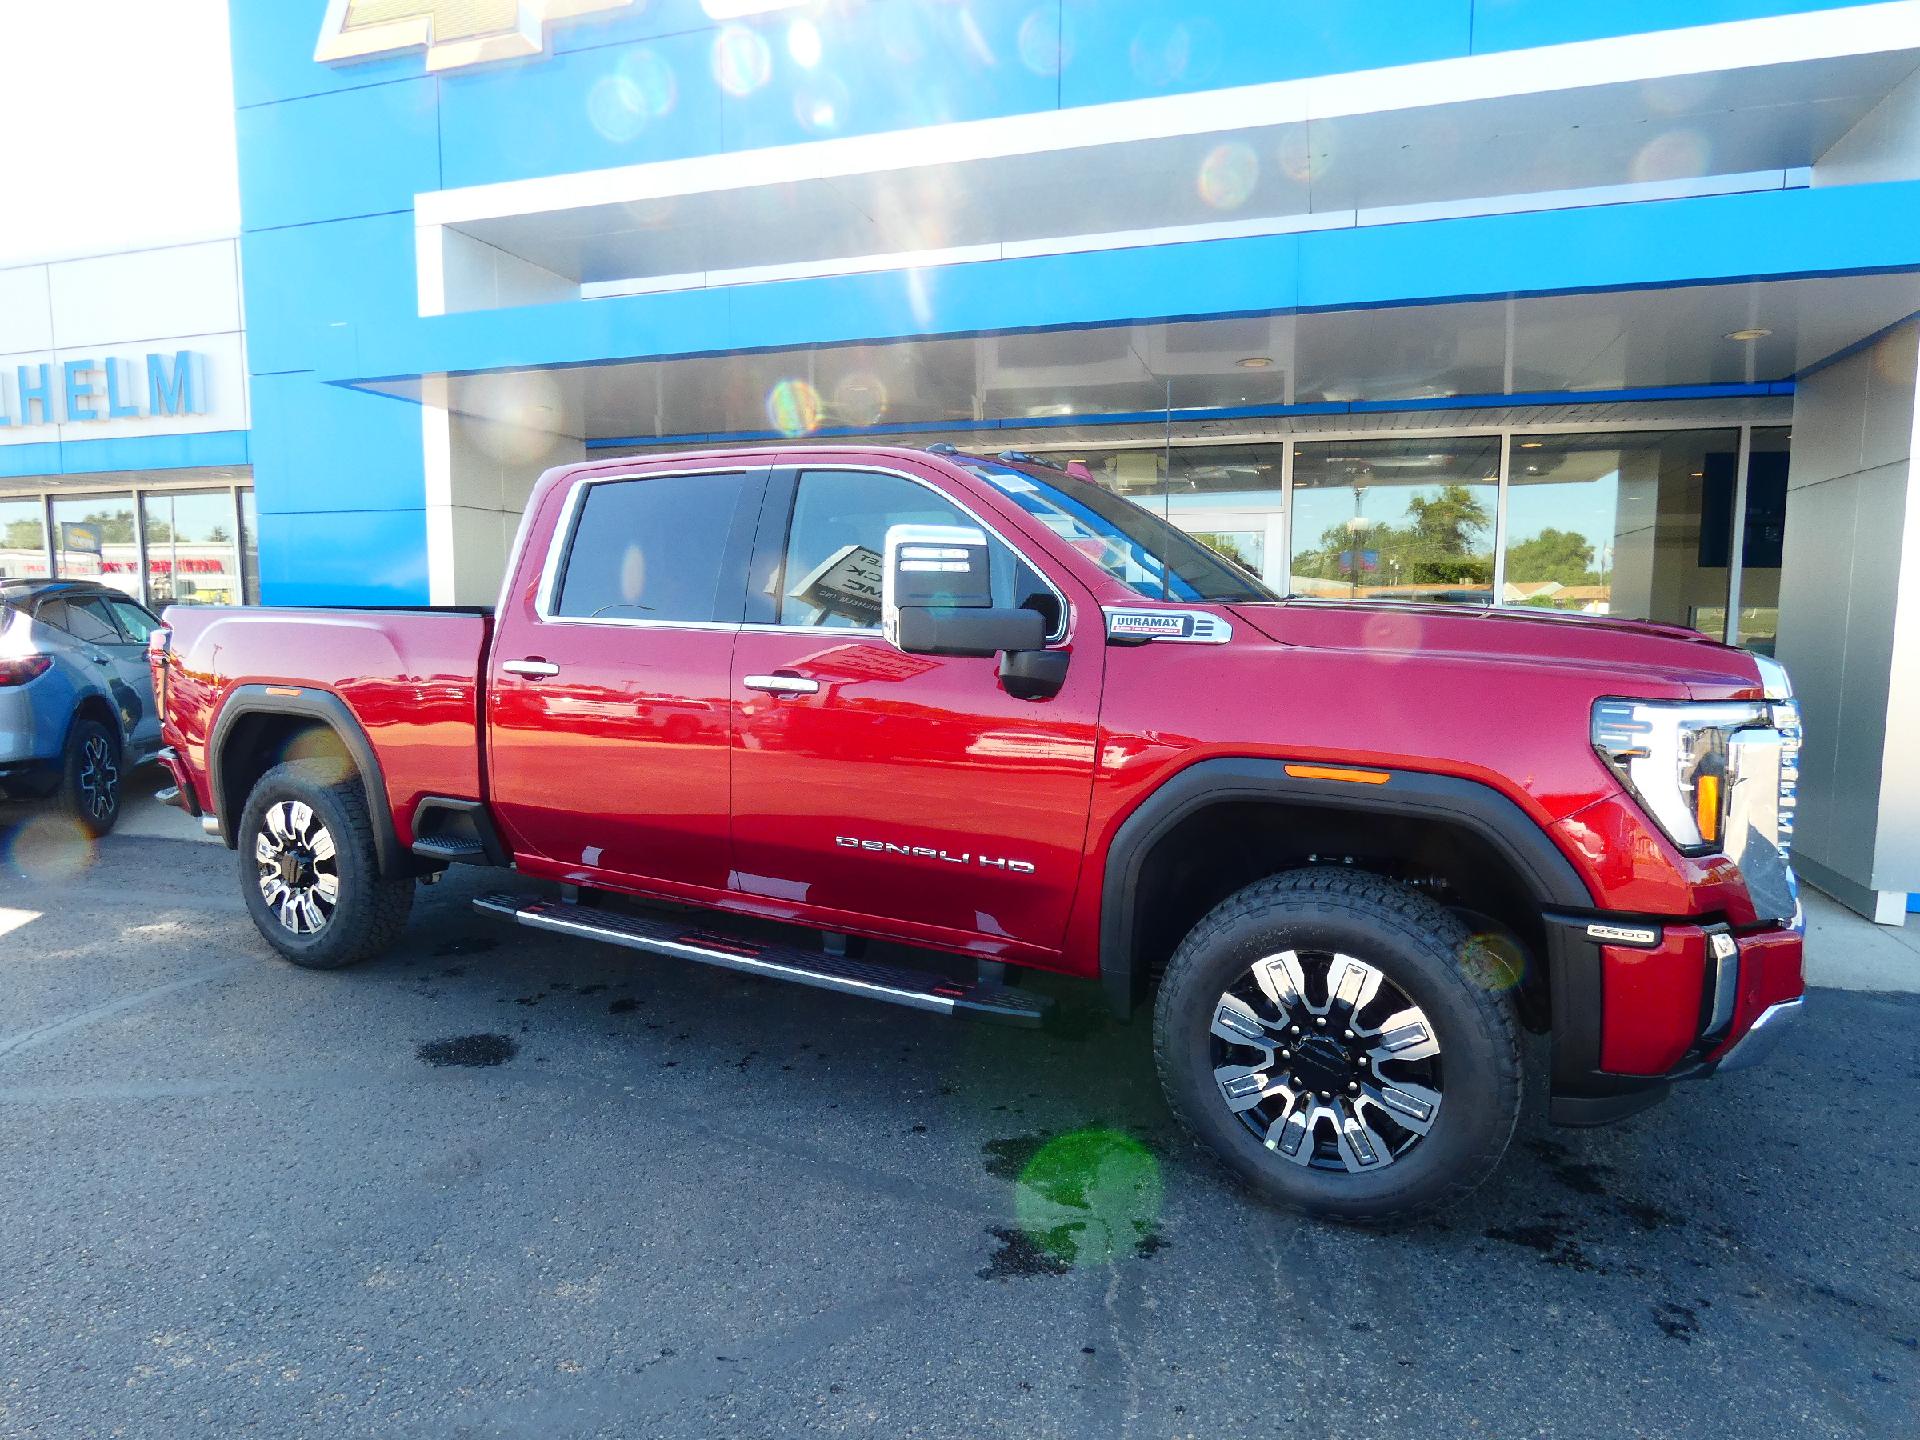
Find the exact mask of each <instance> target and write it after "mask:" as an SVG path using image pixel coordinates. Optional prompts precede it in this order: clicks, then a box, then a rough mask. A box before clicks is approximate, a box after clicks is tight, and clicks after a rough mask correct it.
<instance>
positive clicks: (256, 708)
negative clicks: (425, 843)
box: [207, 685, 412, 876]
mask: <svg viewBox="0 0 1920 1440" xmlns="http://www.w3.org/2000/svg"><path fill="white" fill-rule="evenodd" d="M278 689H283V687H277V686H267V685H236V686H235V687H234V688H233V690H232V692H231V693H230V694H229V695H228V696H227V698H226V701H225V703H224V704H222V705H221V707H220V713H219V714H218V715H217V716H215V718H214V722H213V733H212V735H211V736H210V737H209V739H208V741H207V788H208V790H209V791H211V793H212V795H213V813H214V814H215V815H216V816H218V817H219V821H220V838H221V840H222V841H224V842H225V844H226V847H227V848H228V849H229V850H232V849H234V848H235V847H236V846H237V845H238V843H239V840H238V837H237V836H236V835H235V834H234V827H235V826H236V825H238V824H239V821H240V816H239V809H240V808H241V807H242V806H244V805H245V804H246V797H245V796H244V795H243V796H239V797H237V798H238V801H239V803H238V805H235V804H230V803H228V802H229V801H230V800H231V799H234V798H235V797H231V796H229V795H228V794H227V793H226V780H225V778H224V776H225V767H224V766H223V765H222V764H221V761H222V759H223V757H224V754H225V751H226V746H227V742H228V741H229V740H231V739H232V738H233V729H234V726H235V725H237V724H238V723H239V722H240V721H242V720H244V719H247V718H248V717H249V716H253V715H290V716H295V717H297V718H299V719H303V720H314V721H318V722H319V723H320V724H322V725H325V726H326V727H327V728H328V729H329V730H331V731H333V733H334V734H335V735H337V736H339V737H340V743H341V744H342V745H344V746H346V749H347V754H348V756H349V757H351V758H352V760H353V764H354V768H355V769H356V770H358V771H359V772H360V778H361V781H362V783H363V784H364V785H365V786H366V791H367V809H368V811H370V812H371V814H372V816H373V848H374V852H375V853H376V854H377V855H378V856H379V859H380V873H381V874H383V875H389V876H391V875H404V874H410V873H412V872H411V870H410V868H409V857H407V856H406V855H405V853H404V852H403V851H402V850H401V849H400V837H399V835H398V834H397V833H396V832H395V831H394V828H393V807H392V805H391V804H390V803H389V801H388V799H387V777H386V772H385V771H384V770H382V769H381V768H380V757H379V756H378V755H377V754H376V753H375V752H374V748H373V742H372V741H371V740H369V739H368V738H367V732H366V730H365V728H364V727H363V726H362V725H361V724H360V718H359V716H357V715H355V714H354V713H353V711H352V709H350V708H349V707H348V705H347V702H346V701H344V700H342V699H341V698H340V697H339V696H338V695H335V694H334V693H333V692H332V691H330V690H313V689H309V688H306V687H304V686H303V687H301V689H300V693H299V694H297V695H288V694H285V693H280V694H276V693H274V692H275V690H278Z"/></svg>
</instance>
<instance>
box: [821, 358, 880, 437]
mask: <svg viewBox="0 0 1920 1440" xmlns="http://www.w3.org/2000/svg"><path fill="white" fill-rule="evenodd" d="M833 413H834V414H835V415H836V416H838V417H839V418H840V420H841V421H842V422H843V423H845V424H848V425H855V426H861V427H865V426H868V425H878V424H879V423H880V422H881V421H882V420H884V419H886V417H887V387H886V383H885V382H884V381H882V380H881V378H880V377H879V376H878V375H875V374H874V373H873V372H872V371H869V370H855V371H851V372H849V373H848V374H846V375H844V376H842V377H841V378H840V381H839V383H838V384H836V385H835V386H834V387H833Z"/></svg>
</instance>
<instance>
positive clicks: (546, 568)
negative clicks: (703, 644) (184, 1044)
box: [533, 465, 773, 630]
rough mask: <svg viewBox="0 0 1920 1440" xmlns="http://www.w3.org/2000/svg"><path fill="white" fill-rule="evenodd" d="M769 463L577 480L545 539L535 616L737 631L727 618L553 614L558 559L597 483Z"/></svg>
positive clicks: (553, 621) (559, 621)
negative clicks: (646, 617) (548, 538)
mask: <svg viewBox="0 0 1920 1440" xmlns="http://www.w3.org/2000/svg"><path fill="white" fill-rule="evenodd" d="M772 469H773V467H772V466H771V465H700V466H694V467H692V468H690V469H686V470H655V471H651V472H648V473H645V474H634V473H632V472H626V473H622V474H618V475H594V476H590V477H588V478H587V479H584V480H581V481H579V482H577V483H576V484H575V485H574V487H573V490H572V492H571V493H570V494H569V495H568V496H567V498H566V502H565V504H564V505H563V506H562V507H561V510H560V519H559V523H557V524H556V525H555V526H554V529H553V538H552V539H550V540H549V541H548V542H547V555H546V559H545V560H544V561H543V562H542V563H541V566H540V584H539V587H538V588H537V589H536V590H535V591H534V595H533V613H534V618H535V619H537V620H539V621H540V622H541V623H542V624H544V625H599V626H612V627H615V628H620V629H628V630H738V629H739V628H740V626H739V624H738V623H736V622H734V621H729V620H630V619H625V618H623V617H620V616H611V615H603V616H589V615H558V614H555V613H554V609H553V606H554V601H555V599H556V598H557V597H556V596H555V594H554V590H555V587H556V586H557V585H558V584H559V582H560V570H561V562H562V560H563V559H564V558H565V556H566V554H567V552H568V551H569V550H570V549H572V547H573V530H574V525H575V524H576V522H577V521H578V520H579V518H580V511H581V510H582V508H583V507H584V506H585V505H586V503H587V502H586V498H585V497H586V493H587V491H589V490H591V489H593V488H594V487H595V486H596V485H612V484H618V483H619V482H621V481H623V480H667V479H675V478H680V477H684V476H689V475H742V476H752V475H765V474H768V473H769V472H770V471H771V470H772Z"/></svg>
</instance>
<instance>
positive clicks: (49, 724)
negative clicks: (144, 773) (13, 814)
mask: <svg viewBox="0 0 1920 1440" xmlns="http://www.w3.org/2000/svg"><path fill="white" fill-rule="evenodd" d="M159 625H160V621H159V620H158V619H157V618H156V617H155V616H154V615H153V613H152V612H151V611H149V610H148V609H147V608H146V607H145V606H143V605H141V604H140V603H139V602H138V601H135V600H131V599H129V598H128V597H127V596H126V595H125V594H123V593H122V592H120V591H118V590H115V589H113V588H112V587H110V586H106V585H101V584H97V583H95V582H93V581H88V580H0V796H4V797H7V798H10V799H18V798H25V797H48V796H51V797H52V798H53V799H54V800H55V801H56V803H57V804H58V805H59V806H60V808H61V809H62V810H63V811H64V812H65V813H66V814H67V815H69V816H71V817H72V818H73V819H74V820H76V821H77V822H79V824H81V825H82V826H84V827H85V828H86V829H87V830H88V831H89V832H90V833H91V834H94V835H104V834H106V833H107V831H109V830H111V829H112V828H113V826H114V822H115V821H116V820H118V819H119V818H120V796H121V788H122V784H123V781H124V777H125V774H126V772H127V771H128V770H130V769H132V768H134V767H136V766H138V765H141V764H144V763H145V762H147V761H149V760H151V759H152V758H153V757H154V754H155V752H156V751H158V750H159V748H160V716H159V713H158V711H157V710H156V709H155V707H154V703H153V676H152V672H151V671H150V670H149V668H148V666H147V637H148V636H149V635H151V634H152V633H153V631H154V630H156V629H157V628H158V627H159Z"/></svg>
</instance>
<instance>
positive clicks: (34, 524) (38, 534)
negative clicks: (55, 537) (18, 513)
mask: <svg viewBox="0 0 1920 1440" xmlns="http://www.w3.org/2000/svg"><path fill="white" fill-rule="evenodd" d="M44 543H45V539H44V535H43V532H42V531H41V529H40V522H39V521H38V520H37V519H36V520H9V521H8V522H7V530H6V539H5V540H4V541H0V547H4V548H5V549H8V550H38V549H39V548H40V547H41V545H43V544H44Z"/></svg>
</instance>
